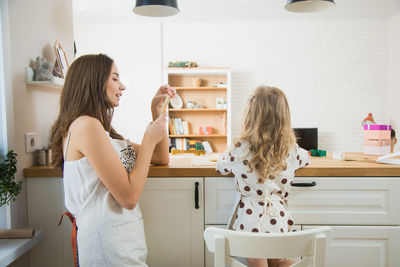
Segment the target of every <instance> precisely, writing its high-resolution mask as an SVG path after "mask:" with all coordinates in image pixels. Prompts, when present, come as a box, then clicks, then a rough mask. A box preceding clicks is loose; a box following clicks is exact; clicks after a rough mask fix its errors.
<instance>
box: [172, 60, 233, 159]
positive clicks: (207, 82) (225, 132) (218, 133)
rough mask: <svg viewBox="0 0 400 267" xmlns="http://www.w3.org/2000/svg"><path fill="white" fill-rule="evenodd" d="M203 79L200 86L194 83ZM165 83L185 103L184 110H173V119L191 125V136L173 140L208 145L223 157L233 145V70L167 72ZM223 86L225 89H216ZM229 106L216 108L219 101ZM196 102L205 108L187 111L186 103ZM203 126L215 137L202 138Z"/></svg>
mask: <svg viewBox="0 0 400 267" xmlns="http://www.w3.org/2000/svg"><path fill="white" fill-rule="evenodd" d="M196 78H199V79H201V84H200V86H198V84H197V85H195V84H194V81H193V79H196ZM164 79H165V81H167V83H168V84H169V85H170V86H171V87H174V88H175V89H176V91H177V94H178V95H179V96H180V97H181V98H182V100H183V107H182V108H181V109H173V108H170V109H169V110H168V115H169V117H170V118H171V119H174V118H180V119H181V120H183V121H187V122H188V124H189V134H186V135H170V138H188V139H196V140H202V141H208V142H209V143H210V145H211V148H212V149H213V152H217V153H222V152H224V151H225V150H226V147H227V144H229V143H230V142H231V107H230V102H231V69H230V68H167V69H166V71H165V77H164ZM221 83H223V84H224V85H225V86H224V87H217V85H219V84H221ZM217 97H222V98H223V99H224V100H225V101H226V102H227V107H226V108H223V109H221V108H217V103H216V98H217ZM188 101H193V102H195V104H201V105H202V106H203V108H200V109H188V108H187V107H186V103H187V102H188ZM201 126H210V127H212V129H213V132H212V134H210V135H204V134H200V133H199V132H200V127H201Z"/></svg>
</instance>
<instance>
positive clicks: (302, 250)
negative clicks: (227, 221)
mask: <svg viewBox="0 0 400 267" xmlns="http://www.w3.org/2000/svg"><path fill="white" fill-rule="evenodd" d="M331 235H332V229H331V228H330V227H326V226H323V227H317V228H313V229H309V230H304V231H297V232H290V233H284V234H283V233H276V234H275V233H274V234H273V233H271V234H263V233H249V232H239V231H232V230H227V229H221V228H216V227H208V228H207V229H206V230H205V231H204V239H205V241H206V245H207V248H208V250H209V251H210V252H213V253H214V264H215V267H225V264H227V265H231V266H244V265H243V264H241V263H239V262H238V261H236V260H234V259H233V258H232V257H243V258H264V259H274V258H296V257H302V260H301V261H300V262H297V263H296V264H295V265H292V266H298V267H300V266H317V267H323V266H325V250H326V240H327V238H330V237H331Z"/></svg>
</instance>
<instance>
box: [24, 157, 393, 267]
mask: <svg viewBox="0 0 400 267" xmlns="http://www.w3.org/2000/svg"><path fill="white" fill-rule="evenodd" d="M346 157H348V158H351V159H352V160H350V161H340V160H334V159H332V158H331V157H330V155H329V154H328V157H323V158H315V157H313V158H312V159H311V164H310V165H309V166H307V167H306V168H303V169H299V170H298V171H297V172H296V177H295V182H297V183H302V184H306V185H308V187H293V188H292V191H291V193H290V196H289V209H290V210H291V212H292V214H293V216H294V218H295V220H296V226H297V229H298V230H300V229H307V228H310V227H315V226H319V225H328V226H331V227H332V229H333V231H334V236H333V239H332V240H331V242H330V243H329V246H328V251H327V266H329V267H336V266H344V267H346V266H382V267H383V266H390V267H394V266H400V253H398V252H399V251H400V243H399V242H398V240H400V209H399V208H398V207H397V203H399V202H400V195H399V194H398V192H399V191H400V165H387V164H379V163H376V162H375V160H376V158H377V157H376V156H367V157H366V156H364V155H363V154H362V153H346ZM24 175H25V177H27V178H28V179H27V185H28V220H29V224H30V225H31V226H33V227H35V228H40V229H44V234H45V238H44V240H43V242H41V244H39V245H38V247H37V248H36V250H35V251H32V253H31V259H30V262H31V265H30V266H71V265H70V264H71V263H72V253H71V252H70V250H71V249H70V244H69V239H70V237H69V235H70V229H71V226H70V223H69V222H68V221H66V220H65V221H64V222H63V225H62V227H61V228H60V229H59V228H57V226H56V225H57V221H58V218H59V215H60V214H61V213H62V211H64V209H65V207H64V204H63V187H62V171H61V169H57V168H51V167H31V168H26V169H24ZM51 178H53V179H51ZM235 194H236V193H235V188H234V185H233V182H232V177H226V176H222V175H219V174H218V173H217V172H216V171H215V167H214V166H193V165H191V164H190V159H189V158H186V157H174V158H172V159H171V162H170V164H169V165H168V166H152V167H150V170H149V179H148V181H147V183H146V186H145V189H144V192H143V194H142V196H141V200H140V206H141V209H142V212H143V219H144V223H145V231H146V240H147V245H148V263H149V265H150V266H151V267H157V266H163V267H168V266H182V267H187V266H199V267H204V266H207V267H210V266H212V255H211V254H210V253H208V252H207V251H206V249H205V246H204V242H203V231H204V229H205V228H206V227H208V226H211V225H213V226H218V227H225V224H226V222H227V220H228V217H229V214H230V212H231V209H232V202H233V198H234V196H235ZM44 218H46V219H44ZM49 252H51V253H49ZM49 255H50V256H49Z"/></svg>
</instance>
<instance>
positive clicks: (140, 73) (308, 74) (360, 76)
mask: <svg viewBox="0 0 400 267" xmlns="http://www.w3.org/2000/svg"><path fill="white" fill-rule="evenodd" d="M396 25H397V28H396V27H394V26H396ZM398 27H400V22H399V19H397V20H396V19H395V18H392V19H391V20H339V21H334V20H330V21H321V20H310V21H271V22H249V23H171V22H170V23H166V22H165V23H164V26H163V28H164V32H163V46H164V47H163V55H164V56H163V59H162V60H163V62H164V64H165V65H166V64H167V62H168V61H171V60H194V61H197V62H198V63H199V64H200V66H228V67H232V106H233V107H234V108H233V110H232V132H233V133H232V134H233V135H235V134H237V132H238V130H239V127H240V120H241V117H242V112H243V109H244V107H245V105H246V100H247V97H248V95H249V94H250V93H251V91H252V90H253V89H254V88H255V87H256V86H257V85H260V84H267V85H273V86H277V87H279V88H281V89H282V90H284V91H285V92H286V94H287V97H288V99H289V103H290V107H291V111H292V124H293V126H294V127H318V128H319V147H320V148H321V149H326V150H328V151H362V149H363V148H362V146H363V132H362V128H361V120H362V119H363V118H364V117H365V116H366V115H367V114H368V112H372V113H373V114H374V118H375V120H376V121H377V122H379V123H387V122H389V121H393V120H394V118H395V115H396V111H398V110H396V108H395V107H396V105H397V106H398V103H397V102H396V100H394V99H399V98H398V97H396V98H395V97H392V95H393V96H396V94H395V92H396V90H397V91H399V90H398V89H397V87H396V86H398V85H399V84H400V81H399V80H398V78H397V77H400V75H398V74H397V75H396V69H398V68H397V67H396V66H397V65H398V64H399V62H400V61H393V60H392V63H391V64H390V65H389V59H388V58H389V57H388V53H389V43H390V47H391V48H392V49H391V51H392V53H393V51H395V53H399V51H398V49H397V48H396V47H395V45H393V44H397V41H396V40H398V38H400V37H399V34H398V33H397V32H398ZM96 29H97V30H96ZM389 36H390V37H389ZM393 36H395V37H396V36H397V37H396V38H397V39H396V38H395V37H393ZM159 38H160V31H159V25H158V26H157V23H156V25H155V24H154V23H148V25H146V23H139V24H138V23H137V22H136V23H134V22H126V23H125V22H121V23H115V24H113V25H111V26H110V25H108V26H106V25H105V24H102V23H98V24H96V23H91V24H87V23H86V24H85V23H79V24H75V39H76V41H77V45H78V52H80V53H90V52H99V51H103V52H106V53H108V54H110V55H111V56H113V57H114V58H115V59H116V62H117V64H118V66H119V69H120V72H121V74H122V78H123V80H127V81H126V83H127V85H128V90H127V93H126V95H125V96H124V98H123V100H122V102H121V108H119V109H118V110H117V111H116V120H115V124H116V127H117V128H118V129H120V130H121V133H122V134H124V135H125V136H127V137H130V138H133V139H134V140H136V141H139V140H138V139H139V138H140V137H141V134H142V132H143V131H144V128H145V125H146V124H147V121H148V120H149V119H150V113H149V107H148V106H149V100H150V99H151V96H152V95H153V93H154V92H153V91H154V89H150V88H154V87H157V86H158V84H159V80H160V77H161V73H160V65H159V64H161V53H160V50H161V45H162V43H161V42H160V39H159ZM138 49H141V52H138ZM396 49H397V50H396ZM144 62H146V63H144ZM396 62H397V63H396ZM396 64H397V65H396ZM143 66H145V67H143ZM389 68H390V70H391V71H390V73H392V74H391V77H392V78H391V80H390V81H391V86H390V88H388V77H390V75H389V74H388V73H389ZM393 73H394V74H393ZM137 90H138V91H137ZM128 91H129V93H128ZM149 91H151V93H149ZM134 92H135V93H134ZM136 93H138V95H136ZM138 96H139V97H138ZM137 98H140V99H145V101H138V100H137ZM389 107H390V109H389ZM397 113H399V112H397ZM130 114H133V115H130ZM143 116H144V117H145V120H143ZM138 120H139V121H138ZM398 120H399V119H397V121H398ZM142 121H143V122H142ZM398 127H400V124H399V126H398ZM399 133H400V129H399ZM399 135H400V134H399Z"/></svg>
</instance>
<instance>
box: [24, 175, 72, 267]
mask: <svg viewBox="0 0 400 267" xmlns="http://www.w3.org/2000/svg"><path fill="white" fill-rule="evenodd" d="M26 181H27V199H28V201H27V203H28V224H29V226H31V227H33V228H35V229H38V230H42V231H43V240H42V241H40V242H39V244H37V245H36V246H35V247H33V248H32V249H31V250H30V252H29V266H31V267H48V266H49V267H50V266H73V265H74V262H73V255H72V247H71V229H72V224H71V222H70V221H69V220H68V218H64V220H63V222H62V224H61V226H60V227H58V226H57V224H58V220H59V219H60V216H61V214H62V213H63V212H64V211H65V210H66V208H65V206H64V189H63V180H62V178H29V179H26Z"/></svg>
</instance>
